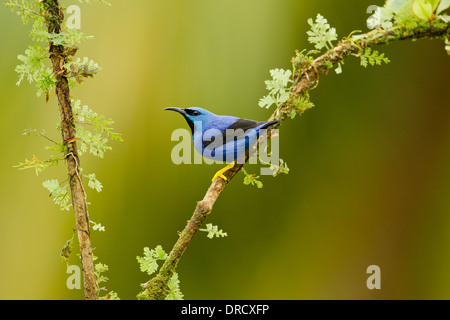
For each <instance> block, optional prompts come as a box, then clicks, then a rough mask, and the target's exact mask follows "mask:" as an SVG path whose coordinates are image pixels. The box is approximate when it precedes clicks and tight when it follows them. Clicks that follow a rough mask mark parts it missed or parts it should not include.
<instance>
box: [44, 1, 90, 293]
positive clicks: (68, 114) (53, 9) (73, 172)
mask: <svg viewBox="0 0 450 320" xmlns="http://www.w3.org/2000/svg"><path fill="white" fill-rule="evenodd" d="M42 5H43V6H44V10H45V11H44V12H45V13H46V19H45V21H46V24H47V26H48V32H49V33H50V34H59V33H60V32H61V25H62V23H63V20H64V15H63V11H62V8H61V7H60V5H59V3H58V1H57V0H44V1H42ZM71 50H72V49H71V48H66V47H65V46H63V45H57V44H55V43H54V42H52V41H50V43H49V56H50V59H51V62H52V67H53V74H54V76H55V79H56V81H55V87H56V97H57V99H58V105H59V111H60V117H61V132H62V139H63V145H64V147H65V150H67V151H66V152H65V154H64V155H65V159H66V161H67V170H68V175H69V185H70V191H71V195H72V205H73V210H74V213H75V219H76V226H77V232H78V241H79V244H80V256H81V264H82V268H83V278H84V297H85V299H86V300H95V299H97V281H96V277H95V273H94V263H93V259H92V246H91V239H90V231H89V215H88V211H87V205H86V198H85V192H84V188H83V182H82V177H81V172H80V159H79V157H78V148H77V143H76V140H77V138H76V135H75V133H76V132H75V121H74V115H73V110H72V105H71V98H70V89H69V81H68V79H67V76H66V74H67V70H66V69H65V67H64V65H65V64H66V62H67V58H68V55H69V54H70V51H71Z"/></svg>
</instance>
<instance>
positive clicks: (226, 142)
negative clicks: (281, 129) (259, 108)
mask: <svg viewBox="0 0 450 320" xmlns="http://www.w3.org/2000/svg"><path fill="white" fill-rule="evenodd" d="M164 110H171V111H176V112H178V113H180V114H181V115H183V117H184V118H185V119H186V121H187V123H188V125H189V127H190V128H191V131H192V142H193V144H194V148H195V150H196V151H197V152H199V153H200V154H201V155H202V156H203V157H205V158H208V159H212V160H216V161H223V162H226V163H229V165H227V166H226V167H225V168H223V169H221V170H219V171H218V172H217V173H216V174H215V175H214V177H213V178H212V181H214V180H215V179H216V178H217V177H221V178H222V179H224V180H225V181H227V178H226V177H225V176H224V175H223V174H224V173H225V172H226V171H227V170H229V169H231V168H233V167H234V165H235V164H236V161H238V160H239V159H243V157H244V156H245V153H246V152H247V151H248V150H249V148H250V147H253V146H254V145H255V144H256V142H257V141H258V137H259V134H260V130H261V129H267V128H269V127H271V126H273V125H275V124H277V123H278V122H280V120H273V121H262V122H260V121H255V120H248V119H240V118H237V117H232V116H221V115H216V114H214V113H212V112H210V111H208V110H205V109H202V108H198V107H191V108H185V109H182V108H172V107H171V108H165V109H164Z"/></svg>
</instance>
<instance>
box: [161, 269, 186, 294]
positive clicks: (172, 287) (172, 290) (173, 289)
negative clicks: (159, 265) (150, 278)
mask: <svg viewBox="0 0 450 320" xmlns="http://www.w3.org/2000/svg"><path fill="white" fill-rule="evenodd" d="M167 288H168V289H169V290H168V291H169V292H168V293H167V296H166V298H165V300H183V294H182V293H181V290H180V280H179V279H178V273H176V272H174V273H173V275H172V277H171V278H170V280H169V282H168V283H167Z"/></svg>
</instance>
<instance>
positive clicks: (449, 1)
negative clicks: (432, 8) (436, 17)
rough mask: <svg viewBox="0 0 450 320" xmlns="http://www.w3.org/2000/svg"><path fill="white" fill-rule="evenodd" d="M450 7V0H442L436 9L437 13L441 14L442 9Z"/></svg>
mask: <svg viewBox="0 0 450 320" xmlns="http://www.w3.org/2000/svg"><path fill="white" fill-rule="evenodd" d="M448 8H450V0H441V2H440V3H439V6H438V7H437V9H436V14H440V13H441V12H442V11H444V10H446V9H448Z"/></svg>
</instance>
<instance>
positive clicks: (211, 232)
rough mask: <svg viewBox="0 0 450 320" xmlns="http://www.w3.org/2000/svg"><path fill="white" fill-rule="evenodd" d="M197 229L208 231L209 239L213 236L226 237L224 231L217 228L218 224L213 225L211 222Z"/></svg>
mask: <svg viewBox="0 0 450 320" xmlns="http://www.w3.org/2000/svg"><path fill="white" fill-rule="evenodd" d="M199 231H204V232H208V235H207V237H208V238H209V239H212V238H214V237H217V238H220V237H227V236H228V234H227V233H226V232H223V231H222V230H219V227H218V226H214V225H213V224H212V223H207V224H206V229H199Z"/></svg>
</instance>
